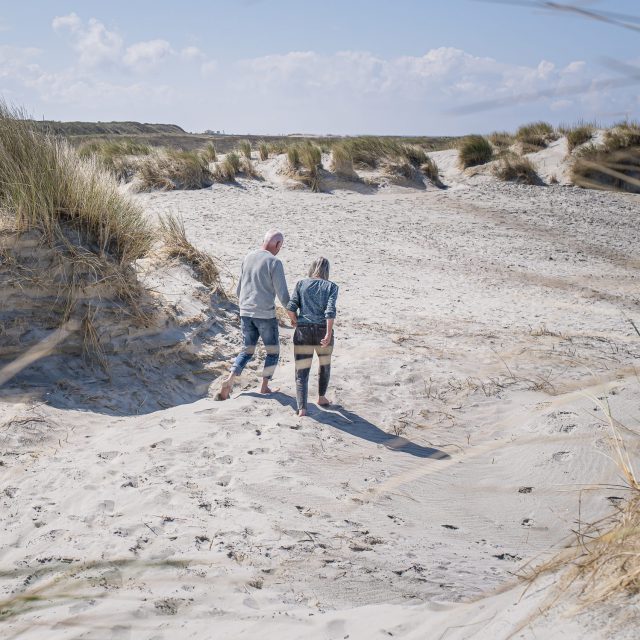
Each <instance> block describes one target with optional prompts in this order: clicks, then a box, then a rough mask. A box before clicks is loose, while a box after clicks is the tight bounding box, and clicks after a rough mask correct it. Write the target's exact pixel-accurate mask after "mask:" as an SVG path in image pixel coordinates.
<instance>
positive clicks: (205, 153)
mask: <svg viewBox="0 0 640 640" xmlns="http://www.w3.org/2000/svg"><path fill="white" fill-rule="evenodd" d="M200 154H201V156H202V159H203V160H204V161H205V162H216V160H217V159H218V154H217V152H216V146H215V145H214V144H213V142H210V143H209V144H207V146H206V147H205V148H204V149H203V150H202V151H201V152H200Z"/></svg>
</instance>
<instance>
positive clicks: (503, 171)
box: [493, 154, 542, 185]
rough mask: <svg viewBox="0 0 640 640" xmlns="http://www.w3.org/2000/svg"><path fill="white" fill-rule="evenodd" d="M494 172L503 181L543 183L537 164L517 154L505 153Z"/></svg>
mask: <svg viewBox="0 0 640 640" xmlns="http://www.w3.org/2000/svg"><path fill="white" fill-rule="evenodd" d="M493 174H494V175H495V176H496V178H498V180H501V181H503V182H517V183H518V184H534V185H540V184H542V180H541V179H540V176H539V175H538V172H537V170H536V167H535V165H534V164H533V162H531V160H529V158H525V157H524V156H519V155H517V154H505V155H503V156H502V157H500V158H499V159H498V161H497V162H496V164H495V165H494V167H493Z"/></svg>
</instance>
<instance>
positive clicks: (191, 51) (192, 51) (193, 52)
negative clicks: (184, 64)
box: [180, 47, 206, 60]
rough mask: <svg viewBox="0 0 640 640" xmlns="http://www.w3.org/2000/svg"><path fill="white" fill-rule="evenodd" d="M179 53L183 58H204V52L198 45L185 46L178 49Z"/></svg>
mask: <svg viewBox="0 0 640 640" xmlns="http://www.w3.org/2000/svg"><path fill="white" fill-rule="evenodd" d="M180 55H181V56H182V57H183V58H184V59H185V60H202V59H203V58H206V56H205V54H204V53H202V51H200V49H198V47H185V48H184V49H182V51H180Z"/></svg>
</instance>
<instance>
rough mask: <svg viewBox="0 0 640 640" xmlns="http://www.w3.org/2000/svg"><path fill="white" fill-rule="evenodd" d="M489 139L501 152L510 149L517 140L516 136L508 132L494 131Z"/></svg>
mask: <svg viewBox="0 0 640 640" xmlns="http://www.w3.org/2000/svg"><path fill="white" fill-rule="evenodd" d="M487 139H488V140H489V142H490V143H491V144H492V145H493V146H494V147H495V148H496V149H498V150H499V151H502V150H504V149H508V148H509V147H510V146H511V145H512V144H513V143H514V142H515V140H516V139H515V136H514V135H513V134H512V133H509V132H508V131H494V132H493V133H491V134H489V135H488V136H487Z"/></svg>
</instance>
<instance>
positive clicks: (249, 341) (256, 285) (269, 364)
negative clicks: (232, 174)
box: [220, 229, 289, 400]
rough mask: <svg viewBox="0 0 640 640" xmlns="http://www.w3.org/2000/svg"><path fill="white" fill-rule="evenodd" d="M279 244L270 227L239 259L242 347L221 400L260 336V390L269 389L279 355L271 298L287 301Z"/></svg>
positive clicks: (281, 240)
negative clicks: (258, 244) (262, 359)
mask: <svg viewBox="0 0 640 640" xmlns="http://www.w3.org/2000/svg"><path fill="white" fill-rule="evenodd" d="M283 243H284V236H283V235H282V232H280V231H278V230H277V229H271V230H270V231H267V234H266V235H265V237H264V242H263V243H262V247H260V249H256V250H254V251H251V252H250V253H248V254H247V256H246V257H245V259H244V260H243V262H242V270H241V272H240V280H239V281H238V289H237V294H238V304H239V305H240V324H241V327H242V341H243V348H242V351H241V352H240V353H239V354H238V357H237V358H236V359H235V362H234V363H233V367H232V368H231V373H229V376H228V377H227V378H226V380H225V381H224V382H223V384H222V388H221V390H220V399H221V400H227V399H228V398H229V395H230V394H231V389H232V388H233V383H234V380H235V378H236V376H239V375H240V374H241V373H242V370H243V369H244V368H245V367H246V366H247V363H248V362H249V360H251V358H253V354H254V353H255V350H256V346H257V344H258V339H259V338H262V342H263V343H264V346H265V349H266V351H267V357H266V359H265V363H264V369H263V372H262V386H261V387H260V393H271V392H272V389H270V388H269V381H270V380H271V377H272V376H273V372H274V371H275V368H276V365H277V364H278V358H279V357H280V340H279V335H278V321H277V319H276V306H275V298H276V296H278V300H280V303H281V304H282V306H283V307H286V306H287V304H288V303H289V289H288V288H287V281H286V279H285V276H284V267H283V266H282V262H280V260H278V258H276V255H277V254H278V252H279V251H280V249H282V245H283Z"/></svg>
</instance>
